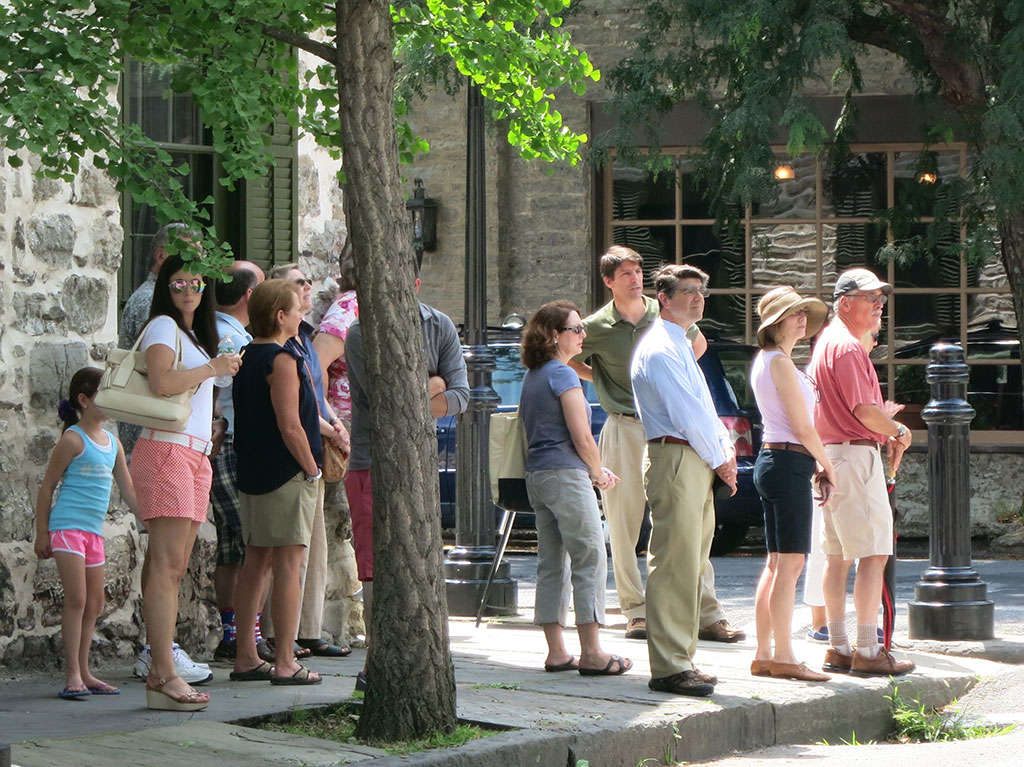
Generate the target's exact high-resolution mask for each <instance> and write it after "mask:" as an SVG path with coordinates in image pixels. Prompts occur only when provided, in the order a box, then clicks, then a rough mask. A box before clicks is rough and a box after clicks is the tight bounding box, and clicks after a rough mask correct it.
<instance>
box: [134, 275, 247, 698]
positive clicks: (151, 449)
mask: <svg viewBox="0 0 1024 767" xmlns="http://www.w3.org/2000/svg"><path fill="white" fill-rule="evenodd" d="M213 303H214V300H213V295H212V291H211V292H210V293H207V292H206V283H205V281H204V280H203V278H202V277H201V276H200V275H198V274H194V273H192V272H190V271H186V269H185V262H184V260H183V259H182V258H181V256H179V255H173V256H168V257H167V259H166V260H165V261H164V263H163V266H161V268H160V272H159V274H157V278H156V287H155V288H154V291H153V304H152V308H151V310H150V315H149V322H148V323H147V325H146V327H145V329H144V330H143V332H142V336H141V340H140V343H139V349H140V350H141V351H142V352H143V353H144V354H145V360H146V370H147V379H148V382H149V388H150V389H151V391H152V392H153V394H154V395H157V396H167V395H176V394H181V393H183V392H188V391H192V392H193V393H192V396H191V405H192V415H191V417H190V418H189V420H188V423H187V424H185V426H184V428H183V429H182V430H181V431H164V430H161V429H152V428H144V429H143V430H142V434H141V436H140V438H139V441H138V442H137V443H136V445H135V450H134V452H133V453H132V461H131V466H130V471H131V475H132V481H133V482H134V484H135V488H136V495H137V497H138V501H139V509H140V512H141V517H142V519H143V521H144V522H145V524H146V529H147V531H148V532H149V545H148V548H147V550H146V562H145V566H144V568H143V577H142V613H143V616H144V618H145V621H146V635H147V638H148V641H149V645H150V648H151V652H152V663H151V666H150V669H149V675H148V677H147V678H146V705H147V706H148V707H149V708H151V709H162V710H168V711H198V710H200V709H203V708H205V707H206V706H207V705H208V704H209V702H210V696H209V694H207V693H200V692H198V691H196V690H194V689H193V688H192V687H191V686H190V685H189V684H187V683H186V682H185V681H184V680H183V679H181V677H179V676H178V675H177V673H176V672H175V667H174V655H173V640H174V627H175V623H176V622H177V616H178V587H179V585H180V583H181V579H182V577H183V576H184V574H185V569H186V568H187V566H188V560H189V556H190V555H191V553H192V546H193V544H194V543H195V540H196V534H197V533H198V532H199V525H200V524H201V523H202V521H203V520H204V519H206V507H207V504H208V502H209V499H210V483H211V480H212V469H211V467H210V462H209V460H208V459H207V456H208V455H209V454H210V437H211V425H212V422H213V379H214V378H215V377H216V376H221V375H234V374H235V373H236V372H237V371H238V366H239V364H240V358H239V356H238V355H237V354H222V355H220V356H217V331H216V325H215V322H214V307H213Z"/></svg>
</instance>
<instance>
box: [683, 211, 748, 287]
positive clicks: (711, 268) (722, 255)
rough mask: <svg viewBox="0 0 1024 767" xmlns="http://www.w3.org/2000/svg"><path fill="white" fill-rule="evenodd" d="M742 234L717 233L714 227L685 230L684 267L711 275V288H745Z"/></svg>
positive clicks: (735, 231)
mask: <svg viewBox="0 0 1024 767" xmlns="http://www.w3.org/2000/svg"><path fill="white" fill-rule="evenodd" d="M743 253H744V248H743V231H742V230H726V231H725V232H721V233H718V232H716V230H715V227H713V226H686V227H683V263H686V264H690V265H691V266H696V267H697V268H698V269H701V270H703V271H705V272H707V273H708V277H709V285H708V286H709V287H710V288H712V289H715V288H742V287H745V286H746V265H745V260H744V255H743Z"/></svg>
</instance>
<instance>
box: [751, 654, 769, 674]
mask: <svg viewBox="0 0 1024 767" xmlns="http://www.w3.org/2000/svg"><path fill="white" fill-rule="evenodd" d="M771 667H772V662H771V661H770V660H758V659H757V658H754V660H752V661H750V674H751V676H771Z"/></svg>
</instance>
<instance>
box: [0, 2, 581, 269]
mask: <svg viewBox="0 0 1024 767" xmlns="http://www.w3.org/2000/svg"><path fill="white" fill-rule="evenodd" d="M569 2H570V0H536V1H535V2H531V1H528V0H497V1H495V2H476V3H463V2H456V0H412V1H411V2H410V1H407V2H402V3H399V4H397V5H395V6H393V7H392V21H393V24H394V30H395V49H394V51H390V52H389V53H388V55H391V56H394V57H396V60H397V61H398V62H399V66H400V67H401V71H400V77H399V86H398V89H397V90H398V91H399V93H398V95H396V115H397V117H398V119H399V121H400V123H399V139H400V143H401V153H402V159H403V160H406V161H410V160H411V159H412V157H413V156H414V155H415V154H416V153H417V152H422V151H426V150H427V148H428V146H427V144H426V142H425V141H423V140H422V139H420V138H419V137H417V136H415V135H414V133H413V131H412V130H411V129H410V128H409V126H408V125H407V124H405V122H404V121H403V120H402V118H403V116H404V115H405V113H406V110H407V99H408V94H409V93H411V92H412V91H414V90H416V89H422V87H423V85H424V81H429V80H430V79H431V77H432V76H434V77H437V76H438V74H439V73H440V72H441V71H443V70H442V68H435V69H431V68H429V67H422V68H421V67H419V66H418V64H419V63H421V62H423V61H426V60H429V59H432V60H434V61H435V62H437V61H445V62H450V65H451V66H454V67H455V68H456V70H457V71H458V72H460V73H461V74H462V75H464V76H466V77H469V78H472V79H473V81H475V82H476V83H478V84H480V86H481V89H482V91H483V93H484V95H485V97H486V98H487V99H488V101H489V104H490V108H491V112H492V115H493V116H494V117H495V118H498V119H502V120H504V121H505V124H507V125H508V140H509V142H510V143H511V144H512V145H513V146H515V147H516V148H517V149H518V150H519V152H520V154H521V155H522V156H523V157H524V158H526V159H534V158H540V159H544V160H547V161H549V162H553V161H567V162H570V163H576V162H577V161H578V159H579V153H578V151H579V146H580V144H581V143H583V142H585V141H586V140H587V137H586V135H585V134H582V133H579V132H576V131H574V130H572V129H570V128H569V127H568V126H567V125H565V123H564V121H563V119H562V116H561V114H560V113H559V112H558V111H557V110H556V109H555V108H554V106H553V105H554V101H555V91H556V90H557V89H558V88H560V87H562V86H568V87H570V88H571V89H572V90H573V91H574V92H576V93H582V92H583V91H584V90H585V88H586V81H587V80H597V79H598V78H599V77H600V74H599V73H598V71H597V70H595V69H594V68H593V66H592V65H591V63H590V61H589V59H588V57H587V55H586V53H584V52H582V51H579V50H578V49H576V48H575V47H574V46H573V45H572V42H571V40H570V38H569V35H568V34H567V33H564V32H563V31H562V30H561V29H560V27H561V18H562V17H561V14H563V13H564V12H565V11H566V10H567V8H568V5H569ZM2 14H3V15H2V16H0V142H2V149H3V156H4V157H5V158H6V160H7V161H8V162H9V163H10V164H11V165H12V166H18V165H19V164H21V162H22V161H23V158H24V155H20V154H19V151H20V150H22V149H27V150H28V151H30V152H32V153H34V154H36V155H38V156H39V157H40V159H41V161H42V162H41V168H40V172H42V173H43V174H45V175H47V176H50V177H51V178H59V179H63V180H65V181H71V180H73V179H74V177H75V175H76V174H77V172H78V170H79V165H80V163H81V161H82V160H83V159H84V158H86V157H92V158H93V162H94V164H96V165H97V166H99V167H104V168H106V170H107V172H108V173H109V174H110V175H111V176H112V177H113V179H114V180H115V182H116V183H117V184H118V187H119V188H120V189H122V190H126V191H128V192H130V193H131V194H132V195H133V196H134V197H135V199H136V200H138V201H140V202H144V203H146V204H148V205H150V206H152V207H153V208H154V211H155V213H156V216H157V218H158V219H159V220H161V221H170V220H189V221H193V222H195V223H196V224H197V225H199V226H202V227H203V228H204V230H205V232H206V236H205V237H204V241H205V242H206V244H207V254H206V256H205V257H204V258H203V262H202V263H201V264H199V265H197V266H198V268H200V269H201V270H204V271H213V272H216V271H218V270H219V269H220V268H222V267H223V265H224V264H225V263H226V260H227V258H228V257H229V256H230V251H229V250H228V249H227V246H226V245H214V241H215V238H214V237H213V232H212V224H211V222H210V221H209V220H208V216H207V214H206V212H205V210H204V203H205V202H206V201H192V200H189V199H188V196H187V194H186V190H185V187H184V185H183V184H182V179H181V176H182V175H184V174H185V173H186V172H187V169H186V168H184V167H181V166H179V165H177V164H176V163H175V161H174V159H173V157H172V156H171V155H170V154H169V153H167V152H165V151H163V150H161V149H159V148H158V147H157V146H156V144H155V143H154V142H153V141H151V140H150V139H148V138H147V137H146V136H145V135H143V133H142V131H141V130H140V129H139V128H138V127H137V125H134V124H132V122H131V121H129V120H124V119H122V115H121V111H120V105H119V103H118V101H117V98H116V97H117V93H118V92H117V88H118V85H119V84H120V83H121V82H122V80H123V76H124V74H125V69H126V60H128V59H134V60H136V61H140V62H145V63H147V64H149V65H162V66H166V67H167V69H168V71H169V72H170V73H171V79H170V82H171V90H172V91H173V92H174V93H190V94H191V97H192V98H193V99H194V101H195V103H196V104H197V106H198V107H199V110H200V113H201V115H202V119H203V122H204V123H205V125H206V127H207V128H208V129H209V131H210V134H211V137H212V145H213V148H214V150H215V151H216V152H217V153H218V155H219V156H220V158H221V162H222V167H223V169H224V173H225V176H224V178H222V179H221V183H222V184H224V185H225V186H227V187H229V188H233V186H234V184H235V183H236V182H237V181H239V180H242V179H251V178H256V177H260V176H262V175H264V174H265V172H266V169H267V167H268V163H269V161H270V154H269V152H268V149H267V146H266V145H265V142H266V141H267V139H266V137H265V135H264V134H265V130H264V129H265V127H266V126H268V125H271V124H272V123H273V122H274V120H275V119H276V118H279V117H280V116H284V117H286V118H287V119H288V121H289V122H290V123H291V124H292V126H293V127H295V128H299V129H300V130H302V131H304V132H306V133H308V134H309V135H311V136H312V137H313V138H314V139H315V140H316V142H317V143H318V144H319V145H320V146H323V147H325V148H327V149H329V150H330V151H331V152H332V154H333V155H334V156H340V152H341V149H342V147H341V130H340V128H341V124H340V120H339V117H338V76H339V72H338V70H337V61H338V57H337V45H338V44H339V43H338V40H336V39H334V35H335V33H336V32H335V30H336V25H335V21H336V19H335V8H334V6H333V5H330V4H325V3H323V2H315V0H162V1H161V2H155V1H152V0H94V1H93V2H89V1H88V0H52V1H48V2H40V0H9V2H6V3H4V9H3V11H2ZM296 49H300V50H303V51H306V52H308V53H309V54H311V55H312V56H313V57H316V59H317V60H318V61H316V62H315V63H314V64H312V66H311V67H310V68H309V69H306V70H302V71H300V68H299V65H298V61H297V58H296V55H295V51H296ZM406 62H410V64H409V65H408V66H407V65H406ZM170 95H171V94H164V97H165V98H166V97H169V96H170Z"/></svg>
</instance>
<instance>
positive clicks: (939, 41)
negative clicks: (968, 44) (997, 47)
mask: <svg viewBox="0 0 1024 767" xmlns="http://www.w3.org/2000/svg"><path fill="white" fill-rule="evenodd" d="M886 5H888V6H889V7H890V8H892V9H893V11H895V12H896V13H898V14H899V15H900V16H901V17H903V18H904V19H906V20H907V23H908V24H910V26H911V27H912V28H913V29H914V30H915V31H916V32H917V37H918V40H919V41H920V43H921V47H922V49H923V51H924V55H925V58H926V60H927V61H928V65H929V66H930V67H931V70H932V72H933V73H934V75H935V78H936V79H937V80H938V81H939V83H940V85H941V88H942V95H943V97H944V98H945V99H946V101H948V102H949V103H950V104H951V105H952V106H953V107H954V108H956V109H958V110H960V109H969V110H970V109H973V108H977V107H980V106H983V105H984V98H985V90H984V88H985V78H984V75H983V73H982V70H981V67H979V66H978V64H977V62H976V61H974V60H973V59H972V58H970V57H969V56H966V55H965V54H964V51H963V49H962V47H961V46H960V44H959V42H958V41H959V40H960V39H961V37H962V35H961V32H962V30H961V29H959V28H958V27H957V26H956V25H955V24H953V23H951V22H950V21H949V19H948V17H947V16H946V4H945V3H928V2H916V1H915V0H886Z"/></svg>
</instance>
